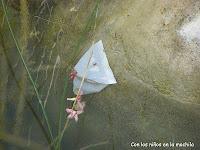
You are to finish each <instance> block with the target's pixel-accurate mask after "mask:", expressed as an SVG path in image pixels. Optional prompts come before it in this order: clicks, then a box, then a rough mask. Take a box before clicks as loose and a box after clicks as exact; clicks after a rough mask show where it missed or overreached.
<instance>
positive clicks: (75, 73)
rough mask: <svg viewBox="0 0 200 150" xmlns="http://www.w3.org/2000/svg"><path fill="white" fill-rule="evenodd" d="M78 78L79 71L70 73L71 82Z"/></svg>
mask: <svg viewBox="0 0 200 150" xmlns="http://www.w3.org/2000/svg"><path fill="white" fill-rule="evenodd" d="M76 76H77V71H76V70H73V71H72V72H71V73H70V75H69V77H70V79H71V80H74V78H75V77H76Z"/></svg>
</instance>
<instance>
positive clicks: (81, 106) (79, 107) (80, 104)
mask: <svg viewBox="0 0 200 150" xmlns="http://www.w3.org/2000/svg"><path fill="white" fill-rule="evenodd" d="M84 108H85V102H80V101H77V103H76V109H77V110H78V111H82V112H84Z"/></svg>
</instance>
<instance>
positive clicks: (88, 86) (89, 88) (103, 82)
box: [73, 40, 117, 95]
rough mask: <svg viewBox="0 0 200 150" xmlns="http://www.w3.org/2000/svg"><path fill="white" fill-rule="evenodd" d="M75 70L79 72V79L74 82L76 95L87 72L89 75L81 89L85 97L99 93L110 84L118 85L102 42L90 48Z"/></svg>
mask: <svg viewBox="0 0 200 150" xmlns="http://www.w3.org/2000/svg"><path fill="white" fill-rule="evenodd" d="M89 61H90V62H89ZM88 62H89V66H88ZM87 66H88V68H87ZM86 68H87V70H86ZM74 69H75V70H76V71H77V77H76V78H75V79H74V81H73V91H74V93H75V94H77V92H78V90H79V88H80V84H81V80H82V77H83V76H84V74H85V72H86V71H87V74H86V76H85V80H84V83H83V86H82V88H81V91H82V94H83V95H84V94H91V93H98V92H100V91H101V90H103V89H104V88H105V87H106V86H108V85H109V84H116V83H117V82H116V79H115V77H114V75H113V72H112V70H111V68H110V66H109V64H108V60H107V57H106V54H105V52H104V48H103V43H102V41H101V40H100V41H98V42H97V43H95V44H93V45H92V46H91V47H90V49H89V50H88V51H87V52H86V53H85V54H84V55H83V56H82V57H81V59H80V60H79V62H78V63H77V64H76V66H75V67H74Z"/></svg>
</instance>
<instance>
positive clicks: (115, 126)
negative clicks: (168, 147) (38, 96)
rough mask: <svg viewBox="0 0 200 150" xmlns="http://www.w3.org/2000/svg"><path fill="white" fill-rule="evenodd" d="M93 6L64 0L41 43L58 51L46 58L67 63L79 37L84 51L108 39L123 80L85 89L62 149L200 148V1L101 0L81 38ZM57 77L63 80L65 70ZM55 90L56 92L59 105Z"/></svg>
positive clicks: (111, 60)
mask: <svg viewBox="0 0 200 150" xmlns="http://www.w3.org/2000/svg"><path fill="white" fill-rule="evenodd" d="M94 6H95V1H93V0H88V1H84V0H80V1H78V0H77V1H73V2H71V1H65V2H64V1H59V2H58V3H57V5H56V7H55V8H54V12H53V13H52V16H51V20H50V23H49V24H48V25H47V26H45V27H46V31H45V33H44V36H43V39H44V41H42V43H40V44H41V47H42V46H43V47H45V46H47V47H49V48H50V49H52V50H53V52H52V50H49V51H46V53H47V54H49V56H48V59H47V60H50V59H49V58H51V60H53V58H54V56H57V55H60V57H61V67H63V68H65V67H66V66H67V65H68V64H67V63H66V62H65V61H68V60H70V59H71V58H74V57H72V55H71V53H73V48H74V45H75V44H74V43H75V41H79V42H80V43H81V42H82V41H85V42H84V43H83V42H82V44H78V45H81V46H80V47H79V48H81V50H82V49H83V48H84V49H87V48H89V47H90V45H91V43H92V42H93V41H98V40H102V41H103V43H104V48H105V52H106V54H107V57H108V61H109V64H110V66H111V68H112V70H113V72H114V75H115V76H116V79H117V82H118V84H116V85H113V86H109V87H108V88H106V89H105V90H103V91H102V92H101V93H98V94H95V95H89V96H84V100H85V101H86V102H87V106H86V111H85V112H84V114H82V115H81V116H80V120H79V122H78V124H76V123H71V124H70V125H71V126H70V127H69V128H68V131H67V132H66V135H65V139H64V140H63V149H65V148H68V149H80V148H81V147H84V146H88V145H89V146H91V147H92V149H97V150H98V149H99V150H100V149H104V150H111V149H113V150H126V149H127V150H128V149H132V148H131V146H130V143H131V142H158V143H159V142H160V143H166V142H181V143H183V142H193V143H194V144H195V149H200V145H199V142H200V137H199V131H200V126H199V125H200V43H199V40H200V38H199V32H200V27H199V17H198V15H199V13H200V11H199V7H200V2H199V1H198V0H184V1H182V0H110V1H107V0H102V1H101V2H100V4H99V8H98V11H97V12H96V14H97V16H98V17H97V20H96V28H95V29H94V32H89V35H87V36H86V37H84V38H85V39H86V40H83V39H82V38H80V40H77V39H79V37H80V36H79V35H80V34H82V32H81V30H82V29H84V26H85V24H86V23H85V22H86V20H88V18H89V14H90V13H91V10H92V9H93V8H94ZM58 22H59V23H60V24H59V25H58V24H57V23H58ZM69 22H70V23H69ZM90 23H91V22H89V23H88V24H90ZM86 27H87V26H86ZM86 29H87V28H86ZM86 31H87V30H86ZM83 35H84V34H83ZM52 43H53V44H52ZM55 47H56V48H55ZM54 48H55V50H54ZM44 53H45V52H44ZM52 53H53V54H52ZM82 53H83V51H82ZM42 54H43V52H39V51H38V54H37V55H41V56H42ZM51 56H52V57H51ZM37 59H38V58H37ZM37 59H36V60H37ZM47 60H45V61H46V62H47ZM37 61H38V60H37ZM45 61H44V62H43V64H45V63H46V62H45ZM36 64H37V63H36ZM37 65H38V66H39V63H38V64H37ZM41 68H42V67H41ZM43 75H45V72H43ZM58 76H59V77H58V78H57V79H58V81H57V82H58V84H60V85H62V84H63V82H62V81H61V80H59V78H60V79H61V78H63V77H64V75H63V74H62V75H58ZM38 81H39V80H38ZM47 86H48V85H47ZM56 87H57V88H59V86H56ZM54 89H55V88H54ZM56 91H57V93H61V91H62V89H57V90H56ZM57 93H56V94H57ZM57 97H59V96H58V94H57V95H54V96H51V98H50V99H52V100H50V101H51V102H52V103H53V106H52V107H53V108H55V105H57V102H55V99H56V98H57ZM53 99H54V101H53ZM138 149H142V148H138ZM147 149H148V148H147ZM160 149H162V148H160ZM175 149H178V148H175ZM189 149H190V148H189Z"/></svg>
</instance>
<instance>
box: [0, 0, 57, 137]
mask: <svg viewBox="0 0 200 150" xmlns="http://www.w3.org/2000/svg"><path fill="white" fill-rule="evenodd" d="M1 3H2V6H3V11H4V14H5V18H6V22H7V24H8V27H9V30H10V33H11V35H12V38H13V40H14V42H15V45H16V48H17V52H18V54H19V56H20V59H21V61H22V64H23V66H24V68H25V70H26V72H27V74H28V78H29V80H30V82H31V84H32V86H33V89H34V91H35V94H36V96H37V99H38V102H39V104H40V106H41V109H42V113H43V116H44V118H45V122H46V124H47V128H48V131H49V134H50V138H51V140H52V141H53V134H52V129H51V126H50V123H49V120H48V117H47V114H46V111H45V108H44V106H43V103H42V100H41V98H40V95H39V92H38V90H37V88H36V85H35V83H34V81H33V78H32V76H31V74H30V71H29V69H28V67H27V65H26V62H25V60H24V58H23V56H22V53H21V51H20V47H19V44H18V42H17V40H16V38H15V35H14V33H13V30H12V27H11V25H10V22H9V19H8V14H7V10H6V8H5V4H4V0H1Z"/></svg>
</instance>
